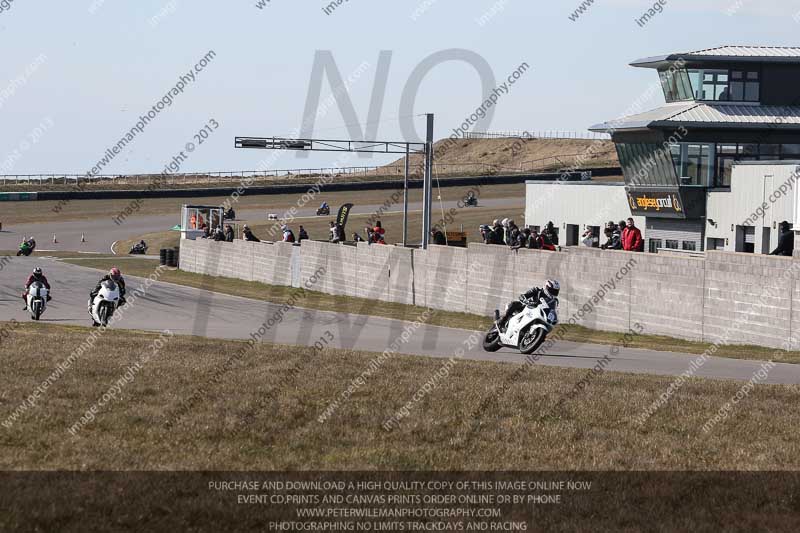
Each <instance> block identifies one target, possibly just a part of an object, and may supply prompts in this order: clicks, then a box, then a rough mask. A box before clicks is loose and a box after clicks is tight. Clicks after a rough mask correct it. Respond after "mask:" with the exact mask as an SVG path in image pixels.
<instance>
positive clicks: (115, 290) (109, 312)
mask: <svg viewBox="0 0 800 533" xmlns="http://www.w3.org/2000/svg"><path fill="white" fill-rule="evenodd" d="M119 299H120V294H119V285H117V284H116V283H114V282H113V281H111V280H106V281H103V282H102V283H101V284H100V291H99V292H98V293H97V296H95V297H94V300H93V301H91V302H89V306H90V307H89V314H90V315H91V316H92V325H93V326H107V325H108V321H109V320H110V319H111V317H112V316H114V312H115V311H116V310H117V307H119Z"/></svg>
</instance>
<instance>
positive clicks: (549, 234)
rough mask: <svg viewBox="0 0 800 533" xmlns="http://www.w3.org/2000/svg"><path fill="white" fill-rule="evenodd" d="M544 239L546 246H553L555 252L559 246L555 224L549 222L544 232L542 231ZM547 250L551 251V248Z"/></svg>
mask: <svg viewBox="0 0 800 533" xmlns="http://www.w3.org/2000/svg"><path fill="white" fill-rule="evenodd" d="M542 239H544V244H545V245H547V246H552V247H553V248H552V249H553V250H555V247H556V245H557V244H558V235H557V234H556V229H555V226H553V222H552V221H551V222H548V223H547V224H546V225H545V227H544V230H543V231H542ZM545 249H546V250H550V248H545Z"/></svg>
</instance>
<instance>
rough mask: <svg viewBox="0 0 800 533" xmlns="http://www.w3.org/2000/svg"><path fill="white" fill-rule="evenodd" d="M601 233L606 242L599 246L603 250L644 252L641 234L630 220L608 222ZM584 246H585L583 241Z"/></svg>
mask: <svg viewBox="0 0 800 533" xmlns="http://www.w3.org/2000/svg"><path fill="white" fill-rule="evenodd" d="M603 232H604V233H605V236H606V242H604V243H603V244H602V245H601V246H600V248H602V249H603V250H625V251H628V252H644V240H643V239H642V232H641V230H639V228H637V227H636V224H635V223H634V221H633V219H632V218H629V219H628V220H627V221H626V220H620V221H619V223H614V221H613V220H609V221H608V222H607V223H606V227H605V229H604V230H603ZM584 245H586V241H585V240H584Z"/></svg>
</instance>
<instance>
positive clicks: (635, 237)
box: [622, 218, 644, 252]
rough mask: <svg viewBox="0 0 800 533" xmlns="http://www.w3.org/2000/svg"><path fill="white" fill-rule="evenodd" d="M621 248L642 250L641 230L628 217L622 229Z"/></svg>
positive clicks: (629, 250) (631, 250)
mask: <svg viewBox="0 0 800 533" xmlns="http://www.w3.org/2000/svg"><path fill="white" fill-rule="evenodd" d="M622 249H623V250H625V251H628V252H643V251H644V241H643V240H642V232H641V231H639V228H637V227H636V225H635V224H634V223H633V219H632V218H629V219H628V223H627V224H626V226H625V229H624V230H622Z"/></svg>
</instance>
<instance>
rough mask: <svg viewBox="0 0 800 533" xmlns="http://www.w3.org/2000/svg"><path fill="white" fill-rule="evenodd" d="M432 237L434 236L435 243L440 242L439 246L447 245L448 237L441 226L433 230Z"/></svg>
mask: <svg viewBox="0 0 800 533" xmlns="http://www.w3.org/2000/svg"><path fill="white" fill-rule="evenodd" d="M431 237H433V244H438V245H439V246H447V239H446V238H445V236H444V233H442V230H440V229H439V228H433V229H432V230H431Z"/></svg>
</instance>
